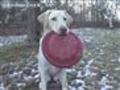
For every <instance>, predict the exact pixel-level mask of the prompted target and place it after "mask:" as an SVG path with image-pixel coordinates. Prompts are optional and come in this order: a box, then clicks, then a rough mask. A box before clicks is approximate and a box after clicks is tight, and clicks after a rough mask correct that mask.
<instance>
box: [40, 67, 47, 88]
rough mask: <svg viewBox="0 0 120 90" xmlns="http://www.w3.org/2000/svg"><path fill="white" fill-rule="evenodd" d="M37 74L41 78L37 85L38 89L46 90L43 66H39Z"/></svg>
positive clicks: (45, 76)
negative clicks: (38, 73)
mask: <svg viewBox="0 0 120 90" xmlns="http://www.w3.org/2000/svg"><path fill="white" fill-rule="evenodd" d="M39 72H40V76H41V82H40V83H39V88H40V89H41V90H47V75H46V71H45V68H44V66H43V65H39Z"/></svg>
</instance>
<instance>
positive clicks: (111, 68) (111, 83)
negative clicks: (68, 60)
mask: <svg viewBox="0 0 120 90" xmlns="http://www.w3.org/2000/svg"><path fill="white" fill-rule="evenodd" d="M74 31H75V33H76V34H77V35H78V36H79V37H81V38H82V40H84V42H85V54H84V57H83V58H82V59H81V61H80V64H79V65H78V66H77V67H75V68H74V69H71V70H67V72H68V83H69V86H68V88H69V89H68V90H120V76H119V75H120V30H119V29H113V30H109V29H103V28H81V29H79V30H74ZM36 52H37V49H36V47H34V46H29V47H28V46H22V45H18V44H17V45H13V46H10V47H8V48H1V49H0V90H38V88H37V87H38V82H39V81H40V78H39V75H38V71H37V63H36V61H37V60H36V58H35V55H36Z"/></svg>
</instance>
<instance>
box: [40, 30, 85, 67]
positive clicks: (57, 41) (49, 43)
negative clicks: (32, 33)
mask: <svg viewBox="0 0 120 90" xmlns="http://www.w3.org/2000/svg"><path fill="white" fill-rule="evenodd" d="M42 51H43V54H44V56H45V57H46V59H47V60H48V61H49V62H50V63H51V64H53V65H55V66H56V67H60V68H70V67H72V66H73V65H75V64H76V63H78V62H79V60H80V58H81V56H82V55H83V44H82V42H81V40H80V39H79V38H78V37H77V36H76V35H75V34H74V33H72V32H70V33H69V34H67V35H65V36H61V35H58V34H56V33H54V32H49V33H48V34H47V35H46V36H45V37H44V39H43V41H42Z"/></svg>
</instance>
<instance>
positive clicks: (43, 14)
mask: <svg viewBox="0 0 120 90" xmlns="http://www.w3.org/2000/svg"><path fill="white" fill-rule="evenodd" d="M50 13H51V11H50V10H47V11H45V12H44V13H42V14H40V15H39V16H38V17H37V20H38V21H39V22H40V23H42V24H43V23H44V21H46V19H48V16H49V14H50Z"/></svg>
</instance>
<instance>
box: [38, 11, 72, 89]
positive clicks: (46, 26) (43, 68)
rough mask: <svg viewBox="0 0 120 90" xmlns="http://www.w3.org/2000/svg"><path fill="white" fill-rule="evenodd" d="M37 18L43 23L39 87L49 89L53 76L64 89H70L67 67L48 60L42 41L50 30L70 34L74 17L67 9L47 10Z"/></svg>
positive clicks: (39, 52)
mask: <svg viewBox="0 0 120 90" xmlns="http://www.w3.org/2000/svg"><path fill="white" fill-rule="evenodd" d="M37 19H38V21H39V22H40V23H42V24H43V34H42V37H41V39H40V41H39V51H38V55H37V58H38V70H39V72H40V76H41V82H40V84H39V88H41V89H42V90H47V82H48V81H49V80H50V79H51V77H52V78H53V79H54V80H56V81H58V80H59V81H60V83H61V85H62V90H68V89H67V83H66V82H67V77H66V72H65V68H59V67H56V66H54V65H52V64H50V63H49V62H48V61H47V60H46V58H45V56H44V55H43V52H42V48H41V45H42V44H41V43H42V40H43V38H44V36H45V35H46V34H47V33H48V32H50V31H54V32H55V33H57V34H61V35H62V34H68V33H69V31H70V29H69V26H70V24H71V23H72V22H73V18H72V17H71V16H70V15H69V14H68V13H67V12H66V11H65V10H47V11H45V12H44V13H42V14H40V15H39V16H38V18H37Z"/></svg>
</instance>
